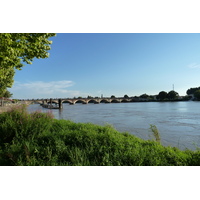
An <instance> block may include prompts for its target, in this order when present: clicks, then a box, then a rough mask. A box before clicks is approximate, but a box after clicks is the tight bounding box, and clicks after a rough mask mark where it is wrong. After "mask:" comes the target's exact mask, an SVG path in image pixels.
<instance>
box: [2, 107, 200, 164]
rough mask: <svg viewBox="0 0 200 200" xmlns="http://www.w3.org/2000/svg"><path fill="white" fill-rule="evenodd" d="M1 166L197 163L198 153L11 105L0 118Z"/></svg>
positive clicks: (110, 128) (108, 128) (198, 161)
mask: <svg viewBox="0 0 200 200" xmlns="http://www.w3.org/2000/svg"><path fill="white" fill-rule="evenodd" d="M0 165H6V166H7V165H17V166H18V165H23V166H24V165H34V166H35V165H39V166H44V165H46V166H50V165H51V166H56V165H58V166H61V165H68V166H75V165H79V166H105V165H106V166H107V165H110V166H119V165H120V166H128V165H132V166H134V165H136V166H157V165H161V166H170V165H181V166H183V165H200V151H190V150H186V151H181V150H179V149H177V148H172V147H164V146H162V145H160V144H159V142H156V141H145V140H142V139H139V138H137V137H136V136H134V135H131V134H129V133H119V132H118V131H116V130H115V129H114V128H112V127H111V126H99V125H94V124H85V123H74V122H72V121H66V120H57V119H54V118H53V116H52V114H51V113H40V112H34V113H32V114H29V113H27V111H26V107H21V106H19V107H15V108H13V109H12V110H10V111H8V112H4V113H2V114H0Z"/></svg>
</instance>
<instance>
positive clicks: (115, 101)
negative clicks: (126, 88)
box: [111, 99, 121, 103]
mask: <svg viewBox="0 0 200 200" xmlns="http://www.w3.org/2000/svg"><path fill="white" fill-rule="evenodd" d="M111 103H121V101H120V100H119V99H112V100H111Z"/></svg>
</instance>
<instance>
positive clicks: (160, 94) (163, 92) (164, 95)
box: [157, 91, 167, 100]
mask: <svg viewBox="0 0 200 200" xmlns="http://www.w3.org/2000/svg"><path fill="white" fill-rule="evenodd" d="M166 98H167V92H165V91H161V92H159V94H158V96H157V99H160V100H164V99H166Z"/></svg>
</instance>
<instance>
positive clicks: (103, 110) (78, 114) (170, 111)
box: [28, 101, 200, 150]
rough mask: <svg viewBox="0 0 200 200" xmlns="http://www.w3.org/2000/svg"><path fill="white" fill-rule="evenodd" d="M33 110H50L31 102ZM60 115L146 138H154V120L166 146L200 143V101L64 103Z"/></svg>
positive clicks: (188, 145) (183, 147) (183, 146)
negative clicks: (152, 129)
mask: <svg viewBox="0 0 200 200" xmlns="http://www.w3.org/2000/svg"><path fill="white" fill-rule="evenodd" d="M28 110H29V111H30V112H32V111H35V110H41V111H42V112H48V111H49V109H45V108H42V107H41V106H40V105H39V104H33V105H30V106H29V108H28ZM51 111H52V113H53V114H54V117H55V118H56V119H69V120H72V121H74V122H84V123H85V122H90V123H94V124H99V125H105V124H111V125H113V126H114V127H115V128H116V129H117V130H118V131H120V132H129V133H131V134H134V135H136V136H138V137H140V138H142V139H146V140H147V139H150V138H152V132H151V131H150V129H149V128H150V124H153V125H156V126H157V128H158V130H159V132H160V136H161V142H162V144H163V145H164V146H174V147H178V148H180V149H182V150H184V149H186V148H188V149H191V150H195V149H196V148H197V147H200V102H195V101H187V102H137V103H100V104H93V103H89V104H80V103H77V104H75V105H69V104H63V109H62V110H58V109H52V110H51Z"/></svg>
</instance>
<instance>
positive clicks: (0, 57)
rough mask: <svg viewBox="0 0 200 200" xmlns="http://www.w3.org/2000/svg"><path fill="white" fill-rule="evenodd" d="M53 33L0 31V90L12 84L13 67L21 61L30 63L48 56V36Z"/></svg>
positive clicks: (20, 66) (19, 65) (49, 42)
mask: <svg viewBox="0 0 200 200" xmlns="http://www.w3.org/2000/svg"><path fill="white" fill-rule="evenodd" d="M55 35H56V34H54V33H0V92H1V93H2V92H3V91H5V90H6V88H7V87H11V86H12V85H13V78H14V74H15V71H14V69H18V70H20V69H21V68H22V67H23V66H24V65H23V63H27V64H32V61H33V59H34V58H38V59H39V58H48V56H49V53H48V50H50V44H51V43H52V41H49V40H48V38H49V37H53V36H55Z"/></svg>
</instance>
